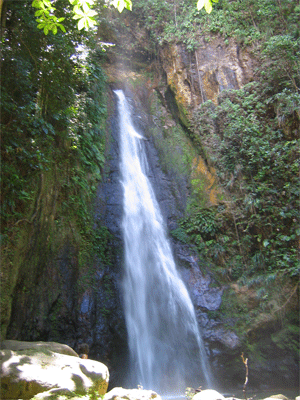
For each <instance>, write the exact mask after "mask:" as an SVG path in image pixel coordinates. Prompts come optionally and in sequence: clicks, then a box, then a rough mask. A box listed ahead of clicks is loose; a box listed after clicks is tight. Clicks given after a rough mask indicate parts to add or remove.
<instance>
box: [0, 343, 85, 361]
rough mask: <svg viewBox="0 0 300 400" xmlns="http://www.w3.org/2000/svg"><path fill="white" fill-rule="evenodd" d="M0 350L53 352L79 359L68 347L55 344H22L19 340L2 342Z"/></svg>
mask: <svg viewBox="0 0 300 400" xmlns="http://www.w3.org/2000/svg"><path fill="white" fill-rule="evenodd" d="M0 348H1V349H3V350H12V351H22V350H28V349H31V350H36V351H40V352H43V351H45V350H50V351H53V352H54V353H59V354H65V355H67V356H73V357H79V356H78V354H77V353H76V352H75V351H74V350H73V349H72V348H71V347H70V346H68V345H66V344H62V343H56V342H22V341H19V340H3V342H1V347H0Z"/></svg>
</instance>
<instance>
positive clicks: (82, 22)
mask: <svg viewBox="0 0 300 400" xmlns="http://www.w3.org/2000/svg"><path fill="white" fill-rule="evenodd" d="M84 26H85V18H81V19H80V20H79V21H78V29H79V30H80V31H81V29H83V28H84Z"/></svg>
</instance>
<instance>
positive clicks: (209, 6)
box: [197, 0, 212, 14]
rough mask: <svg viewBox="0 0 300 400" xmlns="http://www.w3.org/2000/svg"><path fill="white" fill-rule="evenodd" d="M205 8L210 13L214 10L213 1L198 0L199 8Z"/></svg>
mask: <svg viewBox="0 0 300 400" xmlns="http://www.w3.org/2000/svg"><path fill="white" fill-rule="evenodd" d="M203 7H204V8H205V11H206V12H207V13H208V14H210V13H211V11H212V3H211V0H198V3H197V9H198V10H199V11H200V10H202V8H203Z"/></svg>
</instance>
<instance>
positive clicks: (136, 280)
mask: <svg viewBox="0 0 300 400" xmlns="http://www.w3.org/2000/svg"><path fill="white" fill-rule="evenodd" d="M115 93H116V95H117V97H118V110H119V124H120V149H121V160H120V163H121V174H122V178H121V181H122V185H123V189H124V200H123V202H124V203H123V204H124V216H123V222H122V228H123V234H124V245H125V274H124V282H123V290H124V304H125V318H126V326H127V331H128V342H129V350H130V356H131V372H132V375H133V376H134V379H135V383H136V384H140V385H142V386H143V387H144V389H153V390H156V391H158V392H159V393H160V394H162V393H164V394H166V393H173V394H174V393H183V391H184V389H185V387H186V386H187V385H191V384H194V385H196V387H198V386H199V385H203V386H207V385H210V378H209V372H208V367H207V361H206V355H205V350H204V346H203V343H202V339H201V336H200V334H199V330H198V325H197V321H196V317H195V311H194V307H193V305H192V302H191V300H190V297H189V294H188V291H187V289H186V287H185V285H184V283H183V281H182V280H181V278H180V275H179V273H178V272H177V269H176V265H175V262H174V259H173V255H172V251H171V247H170V243H169V240H168V238H167V235H166V232H165V228H164V221H163V218H162V214H161V212H160V209H159V205H158V202H157V200H156V198H155V195H154V191H153V188H152V186H151V183H150V181H149V179H148V177H147V170H148V167H147V159H146V154H145V151H144V146H143V145H144V138H143V136H142V135H141V134H140V133H139V132H137V131H136V129H135V128H134V126H133V123H132V121H131V115H130V109H129V105H128V103H127V100H126V98H125V96H124V93H123V92H122V91H121V90H116V91H115ZM194 387H195V386H194Z"/></svg>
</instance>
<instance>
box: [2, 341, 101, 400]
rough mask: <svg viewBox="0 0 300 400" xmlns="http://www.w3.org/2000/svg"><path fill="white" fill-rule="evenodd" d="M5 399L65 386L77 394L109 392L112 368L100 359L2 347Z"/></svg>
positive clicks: (66, 389) (27, 396)
mask: <svg viewBox="0 0 300 400" xmlns="http://www.w3.org/2000/svg"><path fill="white" fill-rule="evenodd" d="M0 362H1V369H0V377H1V398H2V399H30V398H31V397H33V396H35V395H36V394H38V393H41V392H46V391H49V390H52V389H63V390H64V391H67V392H73V393H74V394H78V395H85V394H88V393H89V392H95V393H97V394H99V395H103V394H105V393H106V390H107V386H108V380H109V372H108V369H107V367H106V366H105V365H104V364H102V363H99V362H97V361H92V360H82V359H81V358H77V357H74V356H69V355H65V354H59V353H55V352H53V351H50V350H48V349H45V350H43V351H42V352H41V351H37V350H36V349H34V348H33V349H29V348H28V349H26V350H20V351H12V350H1V351H0Z"/></svg>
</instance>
